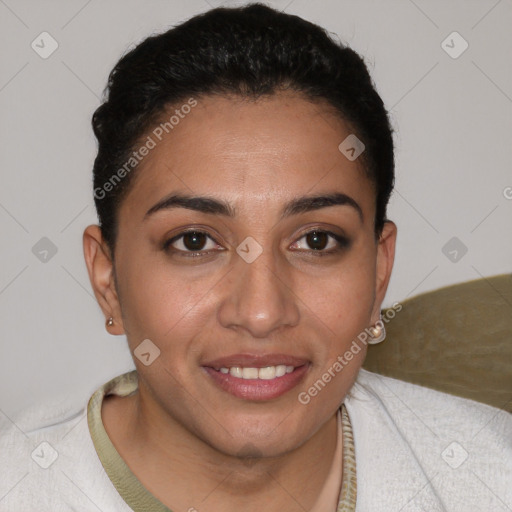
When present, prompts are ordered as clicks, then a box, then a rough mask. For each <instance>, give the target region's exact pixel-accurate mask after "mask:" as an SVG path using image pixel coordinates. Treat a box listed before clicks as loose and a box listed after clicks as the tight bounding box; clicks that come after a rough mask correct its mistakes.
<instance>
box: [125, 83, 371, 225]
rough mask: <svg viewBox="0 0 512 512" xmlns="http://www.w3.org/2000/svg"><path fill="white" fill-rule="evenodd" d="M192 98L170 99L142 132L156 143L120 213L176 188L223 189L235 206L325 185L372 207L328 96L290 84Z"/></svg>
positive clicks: (358, 164)
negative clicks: (268, 90) (260, 94)
mask: <svg viewBox="0 0 512 512" xmlns="http://www.w3.org/2000/svg"><path fill="white" fill-rule="evenodd" d="M196 102H197V103H196V105H195V106H194V107H192V108H190V109H188V108H187V109H183V110H181V109H180V106H179V105H175V106H173V107H172V109H169V111H166V112H165V113H162V117H161V119H159V120H158V121H157V122H156V123H155V125H154V127H152V128H151V129H150V130H149V131H148V133H147V134H145V137H150V138H151V140H152V141H153V142H154V147H153V148H152V149H151V150H150V151H149V153H148V154H147V156H145V157H144V159H143V160H142V161H141V163H140V164H139V166H138V168H137V170H136V174H135V176H134V177H133V178H135V179H134V180H133V182H132V185H131V189H130V192H129V194H128V195H127V197H126V199H125V201H124V202H123V205H122V207H121V215H122V210H123V208H125V209H129V210H130V211H134V209H135V210H138V209H140V210H144V212H145V211H146V210H147V209H148V208H150V207H151V206H152V204H154V203H155V202H157V201H158V200H159V199H160V198H161V197H162V196H164V195H166V194H168V193H169V192H172V191H174V190H179V191H181V192H185V193H187V194H192V195H193V194H197V195H206V194H208V195H211V196H217V197H223V198H225V199H226V200H228V201H230V202H232V203H233V204H237V211H243V206H244V204H255V203H258V202H259V203H260V206H261V205H263V204H265V205H266V206H267V207H269V208H272V207H273V205H274V204H275V205H276V207H277V205H278V204H281V203H283V202H286V201H287V200H288V199H289V198H290V197H293V196H298V195H306V194H308V193H312V192H315V191H316V190H322V191H325V190H327V189H328V190H337V191H340V192H343V193H346V194H349V195H352V196H357V197H358V202H360V203H362V206H363V208H364V207H365V202H367V203H368V204H367V205H366V207H367V208H371V206H372V203H373V191H372V186H371V183H370V182H369V180H368V179H367V178H366V175H365V173H364V171H363V169H362V166H361V162H360V161H357V160H355V161H350V160H349V159H347V158H346V156H344V154H342V153H341V152H340V150H339V145H340V143H341V142H342V141H343V140H345V139H346V138H347V137H348V136H349V135H351V131H350V129H349V127H348V126H347V125H346V124H345V122H344V121H343V120H342V119H341V118H340V117H339V116H337V115H335V114H334V113H333V110H332V108H329V107H328V106H327V105H326V104H323V103H312V102H310V101H308V100H306V99H305V98H304V97H303V96H302V95H300V94H296V93H290V92H283V93H277V94H275V95H273V96H270V97H264V98H259V99H258V100H256V101H254V100H247V99H241V98H237V97H221V96H206V97H200V98H197V99H196ZM185 112H186V113H185ZM178 114H179V115H178ZM171 118H172V119H171ZM146 140H147V139H146ZM144 208H145V209H144Z"/></svg>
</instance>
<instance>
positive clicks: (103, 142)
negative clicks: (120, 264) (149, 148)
mask: <svg viewBox="0 0 512 512" xmlns="http://www.w3.org/2000/svg"><path fill="white" fill-rule="evenodd" d="M278 90H292V91H299V92H301V93H303V94H304V95H305V97H307V98H308V99H310V100H313V101H324V102H327V104H328V105H329V106H330V107H332V108H333V109H334V111H335V112H336V113H337V114H338V115H339V116H340V117H341V118H342V119H343V120H344V121H345V122H346V123H347V124H348V126H350V129H351V130H353V132H354V133H355V134H356V136H357V137H358V138H359V139H361V140H362V141H363V143H364V144H365V151H364V152H363V154H362V155H361V156H362V162H363V163H364V169H365V171H366V174H367V176H368V177H369V178H370V179H371V180H372V182H373V183H374V184H375V189H376V216H375V233H376V236H378V235H380V233H381V232H382V228H383V225H384V222H385V220H386V207H387V203H388V201H389V197H390V194H391V192H392V190H393V186H394V149H393V137H392V128H391V126H390V123H389V119H388V115H387V111H386V109H385V107H384V104H383V102H382V99H381V98H380V96H379V94H378V93H377V91H376V89H375V87H374V84H373V82H372V79H371V77H370V75H369V73H368V70H367V68H366V65H365V63H364V61H363V59H362V58H361V57H360V56H359V55H358V54H357V53H356V52H355V51H354V50H352V49H350V48H349V47H347V46H345V45H343V44H342V43H340V42H336V41H335V40H334V39H333V38H332V37H331V36H330V35H329V33H328V32H327V31H326V30H325V29H323V28H322V27H320V26H318V25H315V24H313V23H311V22H308V21H306V20H303V19H302V18H300V17H298V16H294V15H290V14H286V13H284V12H280V11H277V10H275V9H272V8H270V7H268V6H266V5H264V4H261V3H253V4H249V5H247V6H245V7H238V8H216V9H211V10H209V11H207V12H205V13H202V14H200V15H197V16H194V17H193V18H191V19H189V20H187V21H185V22H183V23H181V24H179V25H177V26H175V27H173V28H171V29H169V30H168V31H166V32H164V33H162V34H158V35H151V36H150V37H147V38H146V39H144V40H143V41H142V42H141V43H139V44H138V45H137V46H136V47H135V48H133V49H132V50H130V51H129V52H128V53H126V54H125V55H124V56H122V57H121V59H120V60H119V62H117V64H116V65H115V67H114V68H113V69H112V71H111V73H110V75H109V79H108V84H107V86H106V88H105V91H104V102H103V103H102V105H101V106H100V107H98V109H97V110H96V111H95V112H94V114H93V117H92V126H93V130H94V134H95V135H96V138H97V139H98V153H97V156H96V159H95V161H94V169H93V174H94V199H95V204H96V210H97V212H98V218H99V224H100V227H101V230H102V235H103V237H104V239H105V241H106V242H107V244H108V246H109V248H110V249H111V251H112V253H113V252H114V246H115V240H116V235H117V213H118V210H119V206H120V204H121V201H122V199H123V197H125V195H126V192H127V191H128V190H129V187H130V183H131V182H132V181H133V172H128V173H127V172H123V173H122V175H123V178H122V179H116V182H113V181H112V178H113V177H114V175H115V173H116V172H117V171H118V170H120V169H121V168H122V166H123V164H124V165H125V171H126V162H127V161H128V160H129V159H130V155H131V154H132V153H133V151H134V148H135V146H136V144H137V143H138V142H140V140H141V138H142V137H144V136H145V135H146V134H147V131H148V130H149V129H150V127H151V125H152V124H153V123H155V121H156V120H157V119H159V118H160V117H161V116H162V114H163V113H164V112H165V111H166V110H168V109H169V107H170V106H173V105H177V104H179V103H180V102H186V101H187V100H189V99H190V97H191V96H192V97H199V96H201V95H208V94H221V95H225V96H230V95H233V94H234V95H237V96H240V97H243V98H258V97H260V96H264V95H272V94H273V93H275V92H277V91H278ZM340 142H341V141H340ZM116 178H119V175H118V176H116ZM107 183H110V186H105V184H107Z"/></svg>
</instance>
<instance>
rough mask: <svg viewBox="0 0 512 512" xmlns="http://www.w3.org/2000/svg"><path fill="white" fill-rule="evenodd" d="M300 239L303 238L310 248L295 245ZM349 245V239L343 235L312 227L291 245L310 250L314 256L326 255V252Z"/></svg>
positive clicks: (332, 252)
mask: <svg viewBox="0 0 512 512" xmlns="http://www.w3.org/2000/svg"><path fill="white" fill-rule="evenodd" d="M301 240H305V242H306V244H307V245H308V246H309V247H311V249H308V248H307V247H306V248H301V247H300V246H299V247H297V244H299V242H300V241H301ZM349 245H350V242H349V240H348V239H347V238H345V237H344V236H341V235H337V234H336V233H332V232H331V231H324V230H321V229H314V230H312V231H309V232H307V233H306V234H304V235H303V236H302V237H301V238H299V240H297V242H295V243H294V244H293V246H292V247H293V248H294V249H296V248H299V249H301V250H305V251H308V252H311V253H312V254H314V255H315V256H326V255H328V254H334V253H337V252H339V251H341V250H343V249H346V248H348V247H349ZM326 249H327V250H326Z"/></svg>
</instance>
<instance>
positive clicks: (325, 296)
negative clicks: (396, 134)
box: [83, 92, 396, 512]
mask: <svg viewBox="0 0 512 512" xmlns="http://www.w3.org/2000/svg"><path fill="white" fill-rule="evenodd" d="M167 117H168V116H167ZM165 118H166V116H163V119H165ZM350 133H351V131H350V130H349V128H348V127H347V125H346V124H345V123H344V122H343V121H342V120H341V119H340V118H339V117H338V116H336V115H334V114H333V113H332V112H331V111H330V110H329V109H328V108H327V106H326V105H324V104H322V103H318V102H317V103H311V102H309V101H307V100H306V99H305V98H304V97H302V96H301V95H300V94H298V93H290V92H280V93H277V94H275V95H273V96H271V97H267V98H264V99H259V100H258V101H256V102H254V101H248V100H245V101H244V100H241V99H234V98H225V97H218V96H207V97H202V98H198V105H197V106H196V107H195V108H193V109H192V111H191V112H190V113H189V114H187V116H186V117H185V118H184V119H183V120H181V121H180V123H179V124H178V125H177V126H176V127H175V128H174V129H173V131H172V132H170V133H169V135H168V136H167V137H166V138H165V139H163V140H162V141H161V142H159V143H158V145H157V146H156V147H155V148H154V149H152V150H151V152H150V154H149V155H148V156H147V157H145V159H144V160H143V162H142V163H141V164H139V167H138V168H137V171H136V172H137V175H136V176H134V177H136V179H135V180H134V182H133V183H132V187H131V189H130V192H129V193H128V195H127V196H126V198H125V200H124V202H123V203H122V204H121V207H120V210H119V230H118V238H117V240H116V255H115V262H114V264H113V262H112V260H111V256H110V251H109V249H108V247H107V245H106V243H105V242H104V240H103V239H102V237H101V232H100V230H99V227H98V226H95V225H93V226H89V227H87V229H86V230H85V232H84V237H83V243H84V255H85V260H86V264H87V268H88V272H89V276H90V280H91V283H92V286H93V288H94V292H95V295H96V298H97V300H98V303H99V305H100V306H101V308H102V310H103V312H104V314H105V317H106V318H109V317H111V316H112V317H113V319H114V325H113V326H112V327H107V329H108V331H109V332H110V333H111V334H118V335H119V334H126V336H127V339H128V344H129V347H130V350H131V351H132V353H133V351H134V350H135V349H136V347H137V346H138V345H139V344H140V343H141V341H142V340H144V339H148V338H149V339H150V340H151V341H152V342H153V343H154V344H155V345H156V346H158V347H159V349H160V351H161V353H160V356H159V357H158V358H157V359H156V360H155V361H154V362H153V363H152V364H151V365H149V366H145V365H143V364H142V363H141V362H140V361H139V360H138V358H136V357H134V362H135V365H136V368H137V371H138V374H139V389H138V391H137V392H136V393H135V394H133V395H131V396H129V397H125V398H120V397H110V398H106V399H105V401H104V404H103V408H102V417H103V422H104V424H105V428H106V430H107V433H108V435H109V437H110V438H111V439H112V442H113V443H114V445H115V446H116V448H117V449H118V451H119V453H120V455H121V456H122V457H123V459H124V460H125V461H126V462H127V464H128V466H129V467H130V468H131V469H132V471H133V472H134V473H135V475H136V476H137V477H138V478H139V480H140V481H141V482H142V483H143V485H144V486H145V487H146V488H147V489H148V490H149V491H150V492H151V493H153V494H154V495H155V496H156V497H157V498H158V499H159V500H160V501H162V502H163V503H164V504H165V505H167V506H168V507H169V508H171V509H173V510H188V509H189V508H191V507H195V508H196V509H197V510H199V511H200V510H208V511H213V512H215V511H220V510H222V511H224V512H226V511H228V512H229V511H235V510H240V507H243V509H244V510H247V511H253V510H254V511H256V510H260V509H261V505H262V504H265V508H266V510H267V512H272V511H278V510H289V511H295V510H297V511H304V510H310V509H311V507H313V505H314V503H315V501H316V499H317V497H318V494H319V493H320V490H321V489H322V486H323V483H324V481H325V478H326V476H327V474H328V472H329V470H330V467H331V463H332V458H333V452H334V448H335V446H336V435H337V430H336V411H337V409H338V407H339V405H340V404H341V403H342V401H343V400H344V398H345V396H346V394H347V392H348V391H349V389H350V388H351V386H352V384H353V382H354V380H355V378H356V376H357V373H358V371H359V369H360V367H361V365H362V363H363V361H364V357H365V355H366V349H363V350H361V352H359V353H358V354H357V355H355V356H354V358H353V359H352V360H351V361H350V363H349V364H348V365H347V366H346V367H344V369H343V371H341V372H339V373H337V374H336V377H335V378H334V379H333V380H332V381H331V382H330V383H329V384H328V385H326V386H325V388H324V389H323V390H322V391H321V392H320V393H319V394H318V395H317V396H316V397H314V398H313V399H312V400H311V401H310V403H309V404H307V405H302V404H301V403H299V401H298V399H297V395H298V393H299V392H300V391H305V390H307V389H308V388H309V387H311V385H312V384H313V383H314V382H315V381H317V380H318V379H319V378H321V376H322V374H323V373H325V371H326V370H327V369H328V368H329V367H331V366H332V365H333V363H334V362H335V361H336V359H337V357H338V356H339V355H342V354H344V353H345V351H346V350H347V349H348V348H349V347H350V345H351V343H352V341H353V340H354V339H355V338H356V337H357V335H358V334H359V333H361V332H362V331H364V329H365V328H367V327H369V326H371V325H374V324H375V322H376V321H377V320H378V319H379V312H380V308H381V304H382V301H383V299H384V296H385V293H386V289H387V286H388V282H389V279H390V275H391V270H392V266H393V260H394V250H395V241H396V226H395V224H394V223H392V222H386V224H385V227H384V230H383V232H382V235H381V237H380V238H379V239H378V240H377V239H376V237H375V231H374V216H375V190H374V186H373V185H372V183H371V182H370V181H369V180H368V179H367V178H366V177H365V175H364V172H363V170H362V168H361V165H362V164H361V163H360V160H355V161H353V162H351V161H349V160H348V159H347V158H345V156H344V155H343V154H342V153H341V152H340V151H339V150H338V145H339V144H340V142H341V141H343V140H344V139H345V138H346V137H347V136H348V135H349V134H350ZM171 192H181V193H186V194H192V195H198V196H199V195H201V196H203V195H208V196H210V197H215V198H216V199H222V200H224V201H227V202H229V203H230V204H231V205H232V207H233V208H235V209H236V215H235V217H233V218H228V217H225V216H220V215H215V214H208V213H202V212H197V211H194V210H191V209H184V208H173V209H167V210H161V211H158V212H156V213H154V214H153V215H151V216H149V217H148V218H145V214H146V212H147V211H148V210H149V209H150V208H151V207H152V206H153V205H155V204H156V203H158V202H159V201H160V200H161V199H162V198H164V197H165V196H167V195H168V194H170V193H171ZM333 192H341V193H344V194H346V195H348V196H350V197H351V198H353V199H354V200H355V201H356V202H357V203H358V204H359V206H360V208H361V210H362V217H363V218H362V220H361V218H360V216H359V214H358V212H357V210H356V209H355V208H353V207H352V206H348V205H336V206H329V207H325V208H321V209H317V210H313V211H308V212H304V213H300V214H297V215H293V216H290V217H288V218H285V219H284V220H280V211H281V208H282V207H283V205H284V204H285V203H286V202H288V201H289V200H291V199H293V198H296V197H299V196H304V195H319V194H325V193H333ZM191 227H194V228H198V229H201V230H202V231H205V232H207V233H208V234H209V235H210V236H211V237H212V239H213V240H210V239H209V238H206V239H205V241H204V244H203V246H204V249H202V251H203V256H199V257H196V258H192V257H186V256H180V254H183V253H179V252H178V251H179V250H180V249H181V250H182V251H186V250H187V246H186V245H184V244H185V239H184V238H181V239H179V240H177V241H175V242H174V243H173V245H172V246H171V247H172V248H175V249H176V251H175V252H174V253H173V252H172V249H168V250H167V251H166V250H164V249H163V248H162V245H163V243H164V242H165V241H166V240H168V239H170V238H172V237H174V236H176V235H178V234H180V233H182V232H183V231H184V230H185V229H187V228H191ZM312 228H317V229H318V230H327V231H332V232H334V233H336V234H340V235H344V236H346V237H347V238H348V239H349V241H350V244H349V246H348V247H345V248H341V250H339V252H336V253H334V254H331V255H326V256H324V257H319V256H317V255H316V254H318V252H321V251H323V252H326V251H327V252H328V251H329V250H330V249H334V248H336V247H337V243H336V241H335V240H334V239H333V238H331V237H329V238H327V239H325V242H324V246H323V247H325V248H322V249H321V250H320V251H314V250H313V248H312V247H315V245H314V240H313V242H311V240H310V239H308V237H307V236H305V235H306V234H307V233H308V232H309V231H312ZM247 236H251V237H252V238H254V239H255V240H256V241H257V242H258V243H259V244H260V246H261V247H262V249H263V252H262V253H261V254H260V256H259V257H258V258H257V259H256V260H255V261H254V262H252V263H250V264H249V263H247V262H246V261H244V260H243V259H242V258H241V257H240V256H239V255H238V254H237V252H236V248H237V246H238V245H239V244H240V243H241V242H242V241H243V240H244V239H245V238H246V237H247ZM311 243H313V246H312V245H311ZM319 245H321V243H320V244H319ZM189 247H190V241H189ZM196 247H197V246H196ZM192 249H193V247H192ZM189 251H190V250H189ZM196 252H197V251H196ZM206 252H209V254H208V255H206V256H205V255H204V254H205V253H206ZM189 253H190V252H189ZM315 253H316V254H315ZM237 353H251V354H265V353H285V354H290V355H295V356H298V357H303V358H305V359H307V360H308V361H309V365H310V366H309V368H308V372H307V373H306V375H305V376H304V380H303V381H302V382H301V383H300V385H298V386H297V387H296V388H294V389H293V390H291V391H290V392H287V393H285V394H284V395H282V396H280V397H278V398H275V399H272V400H268V401H264V402H256V401H251V400H244V399H241V398H237V397H234V396H232V395H231V394H229V393H227V392H225V391H223V390H221V389H219V388H218V387H217V386H216V385H215V384H213V383H212V381H211V378H210V377H209V375H207V374H206V373H205V372H204V370H203V369H202V368H201V366H202V365H203V364H204V363H205V362H207V361H211V360H213V359H216V358H219V357H224V356H227V355H231V354H237ZM251 456H252V457H251ZM170 482H171V484H170Z"/></svg>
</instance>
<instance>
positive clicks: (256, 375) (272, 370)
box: [215, 364, 295, 380]
mask: <svg viewBox="0 0 512 512" xmlns="http://www.w3.org/2000/svg"><path fill="white" fill-rule="evenodd" d="M215 370H217V371H220V373H224V374H228V373H229V375H231V376H232V377H235V378H237V379H245V380H251V379H260V380H273V379H278V378H280V377H283V376H284V375H286V374H287V373H292V372H293V371H294V370H295V367H294V366H290V365H285V364H279V365H277V366H265V367H263V368H244V367H242V366H232V367H231V368H227V367H225V366H223V367H221V368H215Z"/></svg>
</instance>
